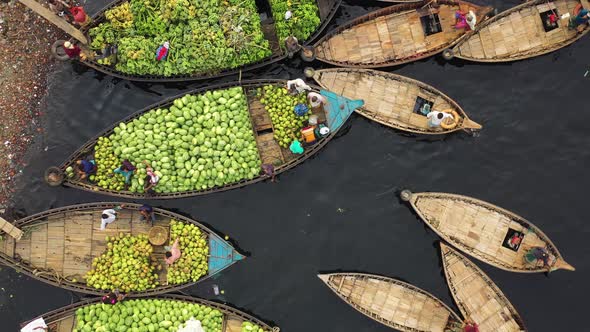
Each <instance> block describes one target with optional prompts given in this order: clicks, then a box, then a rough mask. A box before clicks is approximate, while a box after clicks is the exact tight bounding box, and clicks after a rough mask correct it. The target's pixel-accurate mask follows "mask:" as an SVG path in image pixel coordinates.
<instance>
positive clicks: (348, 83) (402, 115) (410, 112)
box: [313, 68, 481, 135]
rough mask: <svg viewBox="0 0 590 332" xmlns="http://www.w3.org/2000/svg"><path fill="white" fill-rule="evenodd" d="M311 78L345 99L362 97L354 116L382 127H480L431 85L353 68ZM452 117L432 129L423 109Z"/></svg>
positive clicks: (431, 131)
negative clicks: (427, 107)
mask: <svg viewBox="0 0 590 332" xmlns="http://www.w3.org/2000/svg"><path fill="white" fill-rule="evenodd" d="M313 78H314V79H315V80H316V82H317V83H318V84H319V85H320V86H321V87H323V88H324V89H327V90H330V91H333V92H335V93H337V94H339V95H342V96H344V97H347V98H353V99H357V98H362V99H363V100H364V101H365V105H364V106H363V107H361V108H359V109H357V110H356V111H357V113H359V114H361V115H362V116H364V117H367V118H368V119H371V120H373V121H376V122H379V123H381V124H383V125H385V126H388V127H392V128H395V129H399V130H403V131H407V132H411V133H416V134H434V135H440V134H448V133H452V132H455V131H459V130H477V129H481V125H479V124H478V123H476V122H474V121H472V120H470V119H469V117H468V116H467V114H465V112H464V111H463V109H462V108H461V106H459V104H457V103H456V102H455V101H454V100H452V99H451V98H449V97H448V96H447V95H445V94H444V93H442V92H440V91H438V90H437V89H435V88H433V87H432V86H430V85H428V84H425V83H422V82H420V81H416V80H413V79H411V78H408V77H404V76H400V75H396V74H392V73H386V72H382V71H376V70H371V69H356V68H331V69H321V70H316V71H315V73H314V76H313ZM424 105H429V106H430V110H432V111H440V112H443V111H444V112H445V113H449V114H452V115H453V120H452V121H450V123H446V122H444V123H443V124H441V126H442V127H438V128H431V127H430V126H428V119H427V118H426V116H425V115H424V114H423V113H421V112H420V111H421V109H422V107H424Z"/></svg>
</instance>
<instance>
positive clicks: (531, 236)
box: [401, 190, 575, 273]
mask: <svg viewBox="0 0 590 332" xmlns="http://www.w3.org/2000/svg"><path fill="white" fill-rule="evenodd" d="M401 198H402V200H404V201H407V202H409V203H410V205H411V206H412V208H413V209H414V210H415V211H416V213H417V214H418V216H420V218H421V219H422V220H423V221H424V222H425V223H426V225H428V226H429V227H430V228H431V229H432V230H433V231H434V232H435V233H437V234H438V235H439V236H440V237H441V238H443V239H444V240H445V241H446V242H448V243H450V244H452V245H453V246H454V247H455V248H458V249H459V250H461V251H463V252H464V253H466V254H469V255H471V256H473V257H475V258H477V259H479V260H481V261H483V262H486V263H488V264H490V265H493V266H495V267H497V268H499V269H503V270H506V271H511V272H520V273H535V272H548V271H554V270H559V269H564V270H570V271H574V270H575V268H574V267H573V266H571V265H570V264H568V263H567V262H566V261H565V260H564V259H563V257H562V256H561V254H560V253H559V251H558V250H557V247H556V246H555V245H554V244H553V242H551V240H549V238H548V237H547V236H546V235H545V234H544V233H543V232H542V231H541V230H540V229H539V228H537V227H536V226H535V225H533V224H532V223H530V222H529V221H527V220H526V219H524V218H523V217H521V216H519V215H517V214H515V213H513V212H510V211H508V210H505V209H502V208H500V207H498V206H495V205H493V204H490V203H487V202H484V201H481V200H478V199H475V198H471V197H467V196H462V195H456V194H448V193H436V192H432V193H426V192H423V193H412V192H410V191H409V190H404V191H402V193H401ZM538 250H540V251H541V252H543V253H544V257H546V263H547V266H548V267H547V266H546V265H545V262H543V261H542V260H541V259H533V257H532V256H531V252H532V251H538Z"/></svg>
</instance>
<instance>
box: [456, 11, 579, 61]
mask: <svg viewBox="0 0 590 332" xmlns="http://www.w3.org/2000/svg"><path fill="white" fill-rule="evenodd" d="M581 5H583V6H584V8H586V9H589V8H590V6H589V5H588V2H587V1H586V0H557V1H545V0H533V1H528V2H525V3H523V4H521V5H518V6H516V7H513V8H511V9H509V10H507V11H505V12H502V13H500V14H498V15H497V16H495V17H493V18H491V19H489V20H487V21H485V22H482V23H481V24H479V25H478V26H477V27H476V29H475V31H474V33H473V34H469V35H466V36H464V37H463V38H462V39H461V40H460V41H459V42H458V43H457V44H456V45H455V46H454V47H453V48H452V51H451V52H449V56H448V58H450V57H452V56H455V57H457V58H461V59H466V60H470V61H478V62H505V61H515V60H522V59H527V58H531V57H535V56H538V55H543V54H546V53H549V52H553V51H555V50H558V49H560V48H562V47H565V46H568V45H570V44H571V43H573V42H575V41H576V40H578V39H580V38H582V37H583V36H585V35H586V34H587V33H588V31H590V28H588V27H586V28H585V29H584V31H583V32H582V33H577V32H576V30H575V29H571V30H570V29H569V28H568V22H569V21H568V19H562V20H558V22H556V26H549V25H547V24H546V23H545V21H546V20H547V19H548V18H547V17H548V16H549V15H551V14H552V13H556V14H557V15H558V16H561V15H563V14H566V13H570V15H572V17H573V16H575V15H574V13H573V11H574V9H575V8H576V6H581Z"/></svg>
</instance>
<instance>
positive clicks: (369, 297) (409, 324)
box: [318, 273, 462, 332]
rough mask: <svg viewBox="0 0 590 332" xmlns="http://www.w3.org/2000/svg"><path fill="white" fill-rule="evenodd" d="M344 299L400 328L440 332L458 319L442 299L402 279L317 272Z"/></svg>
mask: <svg viewBox="0 0 590 332" xmlns="http://www.w3.org/2000/svg"><path fill="white" fill-rule="evenodd" d="M318 277H319V278H320V279H322V281H323V282H324V283H325V284H326V285H327V286H328V287H329V288H330V289H331V290H332V291H334V293H336V295H338V296H339V297H340V298H341V299H342V300H344V302H346V303H348V304H349V305H350V306H351V307H353V308H355V309H356V310H358V311H360V312H361V313H363V314H364V315H366V316H368V317H370V318H372V319H374V320H376V321H378V322H379V323H381V324H384V325H386V326H389V327H391V328H394V329H398V330H400V331H409V332H410V331H411V332H417V331H424V332H443V331H448V330H449V329H452V328H457V327H460V326H461V324H462V323H461V322H462V320H461V319H460V318H459V316H457V314H455V313H454V312H453V311H452V310H451V309H450V308H449V307H447V305H445V304H444V303H443V302H442V301H440V300H439V299H437V298H436V297H434V296H432V295H431V294H429V293H427V292H425V291H423V290H421V289H420V288H418V287H415V286H412V285H410V284H407V283H405V282H402V281H399V280H396V279H392V278H387V277H382V276H377V275H371V274H364V273H330V274H320V275H318Z"/></svg>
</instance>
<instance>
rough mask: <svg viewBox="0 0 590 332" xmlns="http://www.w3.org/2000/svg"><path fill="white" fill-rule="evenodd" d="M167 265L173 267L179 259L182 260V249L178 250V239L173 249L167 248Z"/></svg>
mask: <svg viewBox="0 0 590 332" xmlns="http://www.w3.org/2000/svg"><path fill="white" fill-rule="evenodd" d="M166 250H167V251H166V254H165V255H166V264H168V265H172V264H174V262H176V260H177V259H179V258H180V255H181V253H180V248H178V239H176V240H175V241H174V244H172V247H168V246H167V247H166Z"/></svg>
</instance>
